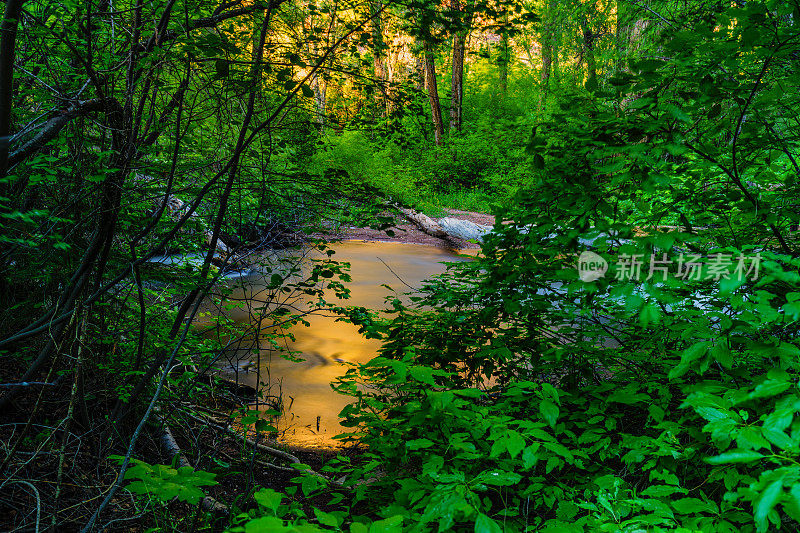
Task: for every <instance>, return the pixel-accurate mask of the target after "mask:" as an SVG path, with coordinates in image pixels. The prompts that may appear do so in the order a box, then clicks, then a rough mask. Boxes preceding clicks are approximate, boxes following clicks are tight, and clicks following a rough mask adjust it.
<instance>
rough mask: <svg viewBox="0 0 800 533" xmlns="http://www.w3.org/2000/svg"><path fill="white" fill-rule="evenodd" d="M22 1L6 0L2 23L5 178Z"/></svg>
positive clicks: (0, 129) (0, 106)
mask: <svg viewBox="0 0 800 533" xmlns="http://www.w3.org/2000/svg"><path fill="white" fill-rule="evenodd" d="M22 3H23V0H6V9H5V12H4V13H3V21H2V23H0V178H4V177H5V176H6V172H7V171H8V149H9V144H10V143H9V140H10V139H9V137H10V135H11V102H12V96H13V92H14V57H15V54H16V48H17V27H18V25H19V17H20V16H21V14H22Z"/></svg>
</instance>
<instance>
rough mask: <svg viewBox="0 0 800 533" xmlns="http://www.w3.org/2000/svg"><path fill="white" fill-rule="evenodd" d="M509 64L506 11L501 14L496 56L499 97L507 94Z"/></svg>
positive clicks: (509, 53) (509, 45)
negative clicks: (501, 20)
mask: <svg viewBox="0 0 800 533" xmlns="http://www.w3.org/2000/svg"><path fill="white" fill-rule="evenodd" d="M510 62H511V44H510V42H509V27H508V11H505V12H504V13H503V26H502V29H501V31H500V47H499V50H498V55H497V66H498V70H499V72H498V83H499V86H500V95H501V96H503V97H505V95H506V93H508V64H509V63H510Z"/></svg>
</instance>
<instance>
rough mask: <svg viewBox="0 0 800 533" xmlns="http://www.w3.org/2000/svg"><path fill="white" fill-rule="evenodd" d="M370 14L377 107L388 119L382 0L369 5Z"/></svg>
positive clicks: (381, 114)
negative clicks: (376, 85) (381, 13)
mask: <svg viewBox="0 0 800 533" xmlns="http://www.w3.org/2000/svg"><path fill="white" fill-rule="evenodd" d="M369 6H370V14H371V15H372V17H373V18H372V55H373V57H374V64H373V73H374V76H375V81H376V83H377V84H378V92H377V93H376V95H375V105H376V106H377V107H378V112H379V114H380V116H381V117H386V112H387V109H388V101H389V91H388V81H389V78H388V73H387V68H386V54H385V50H386V45H385V43H384V40H383V27H382V25H381V17H380V15H378V13H380V12H381V9H382V8H383V3H382V2H381V0H375V1H372V2H370V3H369Z"/></svg>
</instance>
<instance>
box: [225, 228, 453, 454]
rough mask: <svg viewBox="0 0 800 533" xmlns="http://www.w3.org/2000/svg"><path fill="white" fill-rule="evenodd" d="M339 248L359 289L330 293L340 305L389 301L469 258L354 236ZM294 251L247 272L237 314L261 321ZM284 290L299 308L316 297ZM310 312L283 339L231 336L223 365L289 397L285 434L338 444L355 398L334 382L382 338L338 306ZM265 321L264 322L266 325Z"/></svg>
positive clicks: (306, 442)
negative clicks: (343, 315)
mask: <svg viewBox="0 0 800 533" xmlns="http://www.w3.org/2000/svg"><path fill="white" fill-rule="evenodd" d="M333 248H334V249H335V251H336V253H335V254H334V255H333V259H335V260H337V261H346V262H348V263H350V275H351V277H352V282H350V283H348V287H349V288H350V290H351V297H350V298H349V299H348V300H337V299H336V298H335V297H334V296H333V294H332V292H331V291H326V298H327V299H329V300H330V301H333V302H335V303H337V304H338V305H353V306H363V307H367V308H370V309H376V310H380V309H384V308H385V307H386V304H385V299H386V297H387V296H390V295H401V294H403V293H407V292H409V291H411V290H412V288H419V287H420V286H421V285H422V282H423V280H425V279H427V278H430V277H431V276H433V275H436V274H440V273H442V272H444V271H445V265H444V264H443V262H453V261H466V260H468V258H466V257H464V256H460V255H457V254H456V253H455V252H453V251H450V250H446V249H441V248H436V247H432V246H423V245H416V244H400V243H390V242H363V241H346V242H342V243H337V244H335V245H334V246H333ZM324 257H325V256H324V254H322V253H320V252H318V251H316V250H315V251H313V252H311V253H308V254H307V255H306V257H305V258H304V259H302V260H301V261H300V263H299V265H300V271H299V272H298V273H297V274H296V275H295V276H294V278H295V279H299V278H300V277H301V276H303V275H307V274H308V272H309V270H310V266H309V265H310V264H311V262H312V259H314V258H317V259H322V258H324ZM286 259H287V258H285V257H281V258H275V261H274V263H275V265H276V266H275V267H274V269H273V272H265V273H255V272H254V273H250V274H249V275H247V276H245V277H243V278H241V279H240V280H239V281H238V282H237V286H235V288H234V291H233V293H232V294H231V299H232V301H239V302H240V303H241V304H244V305H240V306H239V307H236V308H231V309H227V310H224V311H223V312H224V313H225V314H226V315H227V316H229V317H230V318H232V319H233V320H236V321H237V322H240V323H249V324H253V325H258V324H259V317H260V313H259V312H258V310H257V308H259V307H264V305H265V304H264V302H265V301H267V300H271V299H272V297H274V296H275V295H276V293H275V291H273V290H270V289H269V282H270V278H271V276H272V274H274V273H276V272H281V273H282V274H283V275H285V273H286V268H287V267H286V263H285V261H286ZM282 261H284V263H282V264H281V262H282ZM279 264H280V266H279ZM265 270H269V267H268V268H267V269H265ZM385 285H388V286H389V287H390V288H391V290H390V288H387V287H386V286H385ZM277 296H278V297H279V298H286V301H285V302H283V305H285V306H287V307H292V308H293V309H294V310H303V309H308V302H307V301H304V298H302V297H299V296H297V295H296V294H292V295H289V297H288V298H287V295H284V294H282V293H278V294H277ZM403 298H404V299H405V298H406V297H403ZM304 318H305V320H306V321H307V322H308V326H307V327H306V326H304V325H302V324H298V325H296V326H294V327H292V328H291V329H290V330H289V331H290V332H291V334H292V335H293V336H294V341H291V340H289V339H278V340H276V341H273V342H275V344H277V346H276V345H272V344H271V343H270V342H269V339H268V338H265V336H264V335H261V336H258V337H257V336H256V335H248V336H245V337H244V338H242V339H238V340H235V341H230V340H229V341H228V342H230V346H229V348H228V349H227V351H226V359H227V360H224V361H221V362H220V367H221V368H222V370H223V372H224V373H225V374H226V375H227V376H228V377H231V378H236V379H238V381H239V382H243V383H246V384H248V385H251V386H254V387H256V386H259V385H258V384H259V383H261V385H260V390H261V391H262V392H263V393H264V394H265V396H267V397H268V400H269V399H270V397H271V398H273V399H274V398H276V397H280V398H281V399H282V405H283V408H284V410H285V415H284V416H283V417H282V418H280V419H279V420H278V425H277V427H278V429H279V431H280V438H281V440H284V441H287V442H289V443H292V444H297V445H301V446H330V445H331V444H333V443H334V441H332V440H331V438H332V437H333V436H334V435H336V434H338V433H341V432H343V431H344V428H342V427H341V426H340V425H339V423H338V414H339V412H340V411H341V410H342V408H343V407H344V406H345V405H346V404H347V403H349V398H348V397H346V396H342V395H339V394H337V393H336V392H334V391H333V390H332V389H331V386H330V383H331V382H332V381H333V380H335V379H336V378H337V377H338V376H340V375H342V374H344V373H345V372H346V370H347V365H346V363H347V362H352V363H360V362H366V361H368V360H369V359H371V358H373V357H374V356H375V355H376V354H377V350H378V348H379V343H378V341H376V340H373V339H366V338H364V337H363V336H362V335H361V334H360V333H358V329H357V328H356V327H355V326H353V325H352V324H348V323H345V322H337V321H336V317H335V316H332V315H330V314H325V313H320V312H316V313H313V314H309V315H307V316H305V317H304ZM261 324H262V328H263V326H264V325H266V324H264V323H263V322H262V323H261ZM263 331H264V332H270V331H275V330H274V329H271V328H265V329H263ZM280 348H282V349H280ZM286 350H291V351H294V352H297V353H298V355H299V358H301V359H302V360H301V361H293V360H289V359H287V358H285V357H284V355H285V353H286ZM262 408H263V409H267V408H268V407H267V406H262Z"/></svg>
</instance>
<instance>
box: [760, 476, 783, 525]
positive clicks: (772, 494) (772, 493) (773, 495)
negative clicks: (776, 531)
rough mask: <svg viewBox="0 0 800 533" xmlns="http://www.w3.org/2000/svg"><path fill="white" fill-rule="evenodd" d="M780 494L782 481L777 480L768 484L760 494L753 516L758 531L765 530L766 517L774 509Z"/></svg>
mask: <svg viewBox="0 0 800 533" xmlns="http://www.w3.org/2000/svg"><path fill="white" fill-rule="evenodd" d="M782 492H783V479H779V480H777V481H773V482H772V483H770V485H769V486H768V487H767V489H766V490H765V491H764V492H762V493H761V497H760V498H759V499H758V503H757V504H756V507H755V514H754V517H755V519H756V527H757V528H758V531H766V530H767V515H768V514H769V512H770V511H771V510H772V509H773V508H774V507H775V504H776V503H778V498H780V496H781V493H782Z"/></svg>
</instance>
